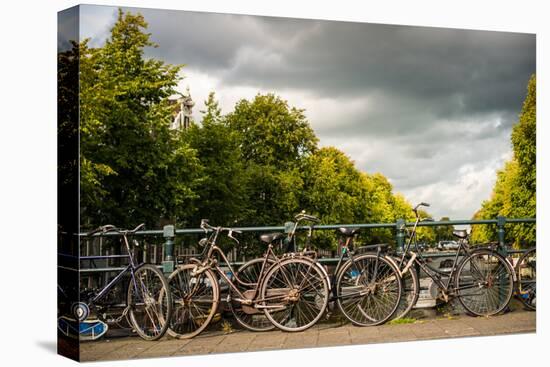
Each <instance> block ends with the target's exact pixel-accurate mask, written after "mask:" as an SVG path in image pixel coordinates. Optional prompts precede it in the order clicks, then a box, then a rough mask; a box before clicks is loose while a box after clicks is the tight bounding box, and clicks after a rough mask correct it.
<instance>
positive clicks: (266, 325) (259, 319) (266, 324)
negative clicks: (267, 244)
mask: <svg viewBox="0 0 550 367" xmlns="http://www.w3.org/2000/svg"><path fill="white" fill-rule="evenodd" d="M264 261H265V259H264V258H257V259H253V260H250V261H248V262H246V263H245V264H243V265H242V266H241V267H240V268H239V269H238V270H237V273H236V274H235V275H236V277H238V279H240V280H241V281H243V282H246V283H249V284H254V285H256V284H257V283H258V278H259V277H260V275H261V274H260V271H261V266H262V265H263V263H264ZM267 261H268V263H267V264H266V267H267V268H266V269H264V272H265V271H267V270H268V269H269V267H270V266H272V265H273V264H274V261H273V260H271V259H269V260H267ZM234 285H235V286H236V287H237V288H239V291H241V292H243V293H244V292H245V291H247V290H253V289H254V288H251V287H247V286H244V285H242V284H240V283H239V282H238V281H235V282H234ZM230 292H231V298H232V299H233V298H234V297H235V296H237V295H236V294H235V291H233V289H230ZM242 307H243V305H242V303H240V302H237V301H233V300H232V301H231V302H229V308H230V309H231V313H232V314H233V317H235V320H236V321H237V322H238V323H239V325H241V326H242V327H244V328H246V329H248V330H251V331H256V332H262V331H270V330H273V329H275V325H273V324H272V323H271V321H269V319H268V318H267V317H266V316H265V313H264V312H263V311H262V310H259V309H255V310H254V311H255V313H251V311H252V310H251V309H253V308H254V306H247V307H249V310H248V312H246V310H243V308H242ZM245 307H246V306H245Z"/></svg>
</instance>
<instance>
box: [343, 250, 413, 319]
mask: <svg viewBox="0 0 550 367" xmlns="http://www.w3.org/2000/svg"><path fill="white" fill-rule="evenodd" d="M352 267H353V268H352ZM379 270H380V272H379ZM372 275H375V276H376V277H375V278H374V283H373V280H369V279H370V277H371V276H372ZM367 283H368V284H367ZM379 291H381V292H380V293H379ZM389 291H391V292H392V293H391V294H390V297H387V293H388V292H389ZM363 292H367V293H366V294H365V295H362V294H361V293H363ZM378 294H380V295H381V296H382V297H381V298H379V299H380V300H381V299H382V298H384V299H386V300H388V302H387V303H386V304H385V305H382V306H383V307H378V306H381V302H380V301H379V300H376V299H375V296H377V295H378ZM392 294H393V296H391V295H392ZM336 295H337V299H336V303H337V305H338V308H339V309H340V312H342V314H343V315H344V316H345V317H346V318H347V319H348V320H349V321H350V322H352V323H353V324H354V325H357V326H376V325H381V324H383V323H385V322H386V321H388V320H389V319H390V318H391V317H392V316H393V315H394V314H395V311H396V310H397V307H398V306H399V301H400V299H401V297H402V284H401V278H400V276H399V270H398V269H396V268H395V266H394V265H393V264H392V263H391V262H390V261H389V260H387V259H385V258H384V257H381V256H378V255H374V254H365V255H360V256H357V257H354V258H353V261H352V259H349V260H348V261H346V263H345V264H344V266H343V267H342V270H341V271H340V273H339V274H338V278H337V280H336ZM371 306H372V307H371ZM367 307H369V309H367Z"/></svg>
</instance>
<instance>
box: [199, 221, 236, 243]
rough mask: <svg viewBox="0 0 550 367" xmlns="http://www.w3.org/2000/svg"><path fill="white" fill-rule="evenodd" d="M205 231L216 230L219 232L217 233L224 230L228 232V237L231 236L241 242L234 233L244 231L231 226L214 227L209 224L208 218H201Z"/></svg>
mask: <svg viewBox="0 0 550 367" xmlns="http://www.w3.org/2000/svg"><path fill="white" fill-rule="evenodd" d="M200 227H201V228H202V229H203V230H204V231H205V232H208V231H209V230H211V231H214V232H217V233H222V232H228V233H227V237H229V238H231V239H232V240H233V241H235V242H237V243H239V240H238V239H236V238H235V237H234V236H233V233H243V232H242V231H238V230H236V229H233V228H229V227H214V226H212V225H210V224H208V219H202V220H201V226H200Z"/></svg>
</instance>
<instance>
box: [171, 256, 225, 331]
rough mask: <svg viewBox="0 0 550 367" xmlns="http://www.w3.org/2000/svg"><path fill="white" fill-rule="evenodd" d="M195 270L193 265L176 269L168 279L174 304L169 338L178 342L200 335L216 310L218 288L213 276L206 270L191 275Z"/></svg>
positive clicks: (218, 297)
mask: <svg viewBox="0 0 550 367" xmlns="http://www.w3.org/2000/svg"><path fill="white" fill-rule="evenodd" d="M196 267H197V265H196V264H186V265H182V266H178V268H177V269H176V270H174V272H172V274H170V277H169V278H168V284H169V288H170V291H171V292H172V298H173V302H174V312H173V314H172V318H171V319H170V328H169V329H168V334H169V335H170V336H172V337H174V338H177V339H188V338H192V337H194V336H196V335H198V334H200V333H201V332H202V331H203V330H204V329H206V327H207V326H208V325H209V324H210V322H211V321H212V318H213V317H214V315H215V314H216V311H217V309H218V304H219V300H220V291H219V289H220V288H219V285H218V280H217V279H216V276H215V274H214V273H213V272H212V271H211V270H209V269H208V270H205V271H203V272H202V273H200V274H197V275H193V271H194V270H195V269H196Z"/></svg>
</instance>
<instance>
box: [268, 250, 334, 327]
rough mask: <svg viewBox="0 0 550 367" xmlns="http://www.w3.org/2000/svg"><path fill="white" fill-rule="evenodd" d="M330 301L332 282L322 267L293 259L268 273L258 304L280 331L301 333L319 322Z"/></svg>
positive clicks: (276, 266)
mask: <svg viewBox="0 0 550 367" xmlns="http://www.w3.org/2000/svg"><path fill="white" fill-rule="evenodd" d="M328 299H329V283H328V281H327V277H326V275H325V273H324V272H323V271H322V270H321V268H320V265H319V264H318V263H316V262H314V261H312V260H310V259H307V258H293V259H287V260H283V261H281V262H280V263H279V264H277V265H274V266H273V267H272V268H271V269H270V270H269V271H268V273H267V274H266V277H265V280H264V282H263V284H262V287H261V300H260V301H259V303H260V306H261V307H263V308H264V312H265V315H266V317H267V318H268V319H269V321H270V322H271V323H273V325H275V326H276V327H277V328H279V329H281V330H283V331H302V330H306V329H308V328H310V327H311V326H313V325H315V323H316V322H317V321H319V319H320V318H321V316H322V315H323V313H324V312H325V310H326V308H327V304H328Z"/></svg>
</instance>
